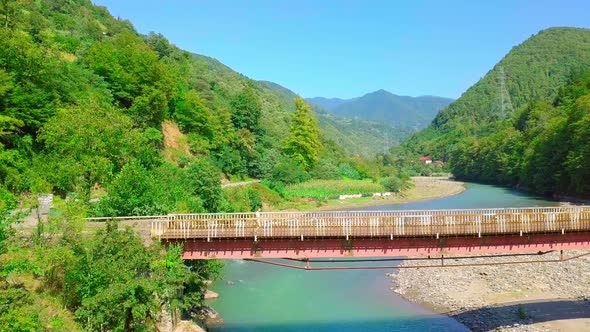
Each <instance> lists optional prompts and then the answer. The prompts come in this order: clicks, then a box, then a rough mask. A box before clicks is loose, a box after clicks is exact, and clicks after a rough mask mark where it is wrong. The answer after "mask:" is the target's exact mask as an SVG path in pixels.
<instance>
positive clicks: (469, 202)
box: [208, 184, 558, 332]
mask: <svg viewBox="0 0 590 332" xmlns="http://www.w3.org/2000/svg"><path fill="white" fill-rule="evenodd" d="M557 204H558V203H556V202H552V201H547V200H545V199H543V198H539V197H533V196H529V195H526V194H523V193H520V192H516V191H513V190H510V189H505V188H500V187H494V186H488V185H481V184H467V190H466V191H464V192H463V193H461V194H459V195H456V196H452V197H446V198H441V199H435V200H429V201H422V202H414V203H407V204H399V205H390V206H378V207H368V208H360V209H355V210H400V209H403V210H413V209H456V208H494V207H527V206H551V205H557ZM354 264H357V263H350V266H354ZM358 264H363V265H367V263H358ZM384 264H387V265H391V262H389V263H384ZM314 266H315V265H314ZM387 272H391V271H387V270H355V271H303V270H294V269H287V268H282V267H277V266H271V265H265V264H260V263H252V262H245V261H241V260H231V261H227V262H226V265H225V267H224V270H223V279H222V280H219V281H217V282H215V283H214V284H213V285H212V289H213V290H214V291H216V292H218V293H219V294H220V298H218V299H215V300H211V301H209V302H208V304H209V305H211V306H212V307H213V308H214V309H215V310H217V311H218V312H219V313H220V314H221V316H222V317H223V319H224V320H225V325H224V326H223V327H218V328H212V329H211V330H212V331H269V332H270V331H273V332H274V331H309V332H311V331H321V332H324V331H433V332H434V331H468V330H467V328H465V327H464V326H463V325H461V324H459V323H457V322H456V321H455V320H453V319H451V318H448V317H446V316H443V315H439V314H436V313H434V312H431V311H429V310H427V309H425V308H422V307H420V306H418V305H416V304H414V303H411V302H408V301H406V300H404V299H403V298H401V297H399V296H397V295H396V294H395V293H394V292H393V291H392V290H391V289H390V288H391V287H392V284H391V280H390V278H389V277H387V276H386V275H385V273H387ZM432 273H436V270H435V269H433V270H432ZM228 281H229V283H228ZM449 282H452V281H449Z"/></svg>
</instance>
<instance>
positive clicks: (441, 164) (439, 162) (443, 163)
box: [434, 160, 445, 167]
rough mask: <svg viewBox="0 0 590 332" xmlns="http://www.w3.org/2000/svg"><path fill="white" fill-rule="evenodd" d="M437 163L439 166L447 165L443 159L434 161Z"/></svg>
mask: <svg viewBox="0 0 590 332" xmlns="http://www.w3.org/2000/svg"><path fill="white" fill-rule="evenodd" d="M434 163H435V164H436V166H438V167H443V166H444V165H445V162H444V161H442V160H437V161H435V162H434Z"/></svg>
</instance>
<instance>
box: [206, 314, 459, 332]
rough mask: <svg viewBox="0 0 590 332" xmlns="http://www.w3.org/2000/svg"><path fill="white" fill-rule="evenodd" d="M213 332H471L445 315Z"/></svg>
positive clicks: (239, 327)
mask: <svg viewBox="0 0 590 332" xmlns="http://www.w3.org/2000/svg"><path fill="white" fill-rule="evenodd" d="M208 331H211V332H218V331H223V332H254V331H256V332H260V331H262V332H278V331H281V332H282V331H286V332H295V331H298V332H299V331H305V332H341V331H344V332H353V331H354V332H357V331H370V332H386V331H387V332H414V331H424V332H469V329H468V328H466V327H465V326H464V325H462V324H460V323H458V322H456V321H454V320H451V319H449V318H448V317H444V316H435V315H432V316H426V317H416V318H411V319H408V318H399V319H391V320H371V321H364V320H354V321H347V320H346V317H343V318H342V320H340V321H330V322H306V321H305V317H301V321H298V322H285V323H260V324H235V325H234V324H231V325H225V326H223V327H218V328H215V327H213V328H209V329H208Z"/></svg>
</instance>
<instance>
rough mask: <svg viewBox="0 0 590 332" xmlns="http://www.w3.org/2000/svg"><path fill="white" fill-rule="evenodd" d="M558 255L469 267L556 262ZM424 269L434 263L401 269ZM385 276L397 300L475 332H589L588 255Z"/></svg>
mask: <svg viewBox="0 0 590 332" xmlns="http://www.w3.org/2000/svg"><path fill="white" fill-rule="evenodd" d="M585 253H589V252H583V251H578V252H566V253H565V255H566V256H565V257H568V256H573V255H579V254H585ZM559 255H560V254H559V252H553V253H549V254H545V255H542V256H533V257H531V256H527V257H516V258H515V257H498V258H485V259H483V258H474V259H469V262H470V263H483V262H486V263H490V262H498V263H499V262H506V261H508V260H512V261H514V260H515V259H516V260H519V261H526V260H528V261H532V260H540V259H559ZM445 261H448V262H449V264H450V263H451V262H453V261H454V260H453V259H452V258H448V259H445ZM426 263H432V262H425V261H421V262H418V261H405V262H404V263H403V264H402V265H406V266H408V265H420V264H426ZM462 263H466V261H462ZM389 275H390V277H391V278H392V282H393V284H392V290H394V291H395V292H396V293H397V294H399V295H401V296H403V297H404V298H406V299H408V300H410V301H413V302H415V303H418V304H420V305H423V306H425V307H428V308H431V309H433V310H435V311H437V312H439V313H443V314H446V315H448V316H450V317H453V318H455V319H456V320H458V321H459V322H460V323H462V324H464V325H465V326H467V327H468V328H470V329H471V330H473V331H512V332H519V331H535V332H536V331H564V332H565V331H568V332H569V331H590V255H588V256H585V257H581V258H577V259H573V260H570V261H565V262H559V263H529V264H519V265H496V266H477V267H448V268H417V269H401V270H400V271H399V272H398V273H392V274H389Z"/></svg>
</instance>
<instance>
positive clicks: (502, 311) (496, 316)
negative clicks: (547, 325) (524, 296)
mask: <svg viewBox="0 0 590 332" xmlns="http://www.w3.org/2000/svg"><path fill="white" fill-rule="evenodd" d="M449 316H450V317H452V318H454V319H456V320H457V321H459V322H461V323H463V324H465V325H466V326H467V327H469V328H470V329H471V330H473V331H475V332H479V331H493V330H494V329H496V328H498V327H501V326H510V325H515V324H519V325H530V324H534V323H544V322H552V321H558V320H573V319H584V318H585V319H588V320H590V300H589V299H585V300H583V299H581V300H537V301H524V302H512V303H505V304H502V305H497V306H489V307H483V308H479V309H474V310H468V311H462V312H458V313H450V314H449ZM586 324H587V325H589V326H590V321H588V322H587V323H586ZM581 330H582V329H580V331H581Z"/></svg>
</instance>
